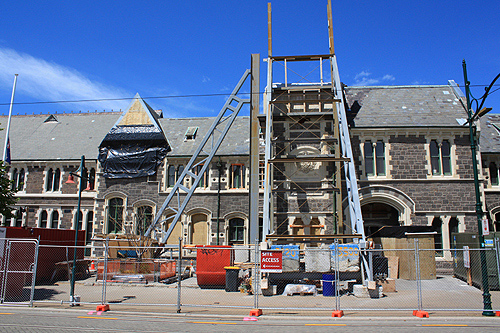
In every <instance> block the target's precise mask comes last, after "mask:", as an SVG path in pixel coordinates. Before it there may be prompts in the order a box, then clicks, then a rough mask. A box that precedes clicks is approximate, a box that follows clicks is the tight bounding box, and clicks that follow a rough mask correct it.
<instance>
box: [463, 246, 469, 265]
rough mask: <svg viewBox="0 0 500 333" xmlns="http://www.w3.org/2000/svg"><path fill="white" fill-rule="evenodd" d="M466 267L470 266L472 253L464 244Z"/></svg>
mask: <svg viewBox="0 0 500 333" xmlns="http://www.w3.org/2000/svg"><path fill="white" fill-rule="evenodd" d="M464 267H465V268H470V255H469V247H468V246H464Z"/></svg>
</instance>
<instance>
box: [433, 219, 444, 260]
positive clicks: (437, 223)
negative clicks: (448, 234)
mask: <svg viewBox="0 0 500 333" xmlns="http://www.w3.org/2000/svg"><path fill="white" fill-rule="evenodd" d="M432 231H435V232H436V234H435V235H434V248H435V249H436V255H437V256H442V255H443V221H441V219H440V218H439V217H435V218H434V220H432Z"/></svg>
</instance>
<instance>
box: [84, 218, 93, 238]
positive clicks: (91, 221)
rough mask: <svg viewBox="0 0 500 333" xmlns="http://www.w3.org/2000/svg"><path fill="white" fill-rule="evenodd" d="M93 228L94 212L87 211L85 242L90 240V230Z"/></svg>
mask: <svg viewBox="0 0 500 333" xmlns="http://www.w3.org/2000/svg"><path fill="white" fill-rule="evenodd" d="M93 229H94V212H88V213H87V230H85V244H90V243H91V242H92V230H93Z"/></svg>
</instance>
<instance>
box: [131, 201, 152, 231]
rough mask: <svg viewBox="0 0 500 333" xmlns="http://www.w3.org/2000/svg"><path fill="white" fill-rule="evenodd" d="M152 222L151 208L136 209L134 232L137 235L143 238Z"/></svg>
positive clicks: (141, 207)
mask: <svg viewBox="0 0 500 333" xmlns="http://www.w3.org/2000/svg"><path fill="white" fill-rule="evenodd" d="M152 222H153V207H151V206H140V207H137V210H136V216H135V232H136V234H137V235H141V236H144V233H145V232H146V231H147V230H148V228H149V226H150V225H151V223H152Z"/></svg>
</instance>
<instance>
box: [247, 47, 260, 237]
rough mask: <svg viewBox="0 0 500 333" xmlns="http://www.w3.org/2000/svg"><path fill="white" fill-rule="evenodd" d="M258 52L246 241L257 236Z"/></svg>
mask: <svg viewBox="0 0 500 333" xmlns="http://www.w3.org/2000/svg"><path fill="white" fill-rule="evenodd" d="M259 60H260V54H252V67H251V68H252V76H251V78H252V80H251V97H250V190H249V194H250V195H249V201H250V202H249V216H248V222H249V223H248V225H249V227H250V230H249V232H248V243H249V244H250V243H251V242H252V241H253V240H255V239H257V237H258V236H259V119H258V115H259V100H260V94H259V91H260V85H259V83H260V62H259Z"/></svg>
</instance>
